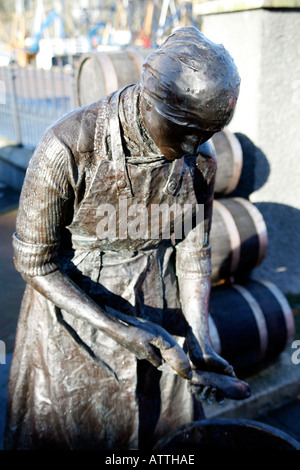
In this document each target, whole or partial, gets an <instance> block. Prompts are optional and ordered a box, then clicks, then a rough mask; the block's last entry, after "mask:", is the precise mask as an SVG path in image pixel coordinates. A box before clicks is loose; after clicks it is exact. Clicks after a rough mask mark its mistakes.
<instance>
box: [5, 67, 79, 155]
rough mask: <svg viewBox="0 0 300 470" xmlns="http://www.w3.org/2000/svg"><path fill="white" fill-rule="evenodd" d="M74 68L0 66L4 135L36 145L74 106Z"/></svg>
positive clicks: (23, 142)
mask: <svg viewBox="0 0 300 470" xmlns="http://www.w3.org/2000/svg"><path fill="white" fill-rule="evenodd" d="M74 106H75V105H74V100H73V67H72V66H71V65H68V66H67V67H64V66H63V64H58V65H55V66H53V67H52V68H51V69H50V70H43V69H37V68H36V67H34V66H27V67H20V66H18V65H17V64H10V65H8V66H6V67H0V137H4V138H6V139H8V140H11V141H13V142H15V143H16V144H18V145H23V146H24V147H27V148H35V146H36V145H37V143H38V141H39V140H40V138H41V136H42V135H43V133H44V131H45V129H46V128H47V127H48V126H49V125H50V124H52V123H53V122H55V121H56V120H57V119H58V118H60V117H61V116H62V115H63V114H65V113H67V112H68V111H71V110H72V109H74Z"/></svg>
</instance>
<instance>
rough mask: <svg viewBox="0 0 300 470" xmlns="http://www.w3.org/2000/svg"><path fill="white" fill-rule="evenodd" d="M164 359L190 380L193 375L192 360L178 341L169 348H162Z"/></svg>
mask: <svg viewBox="0 0 300 470" xmlns="http://www.w3.org/2000/svg"><path fill="white" fill-rule="evenodd" d="M160 352H161V355H162V357H163V359H164V360H165V361H166V362H167V363H168V364H169V365H170V366H171V367H172V368H173V369H174V370H175V371H176V372H177V374H179V375H180V376H181V377H183V378H184V379H188V380H190V379H191V378H192V376H193V373H192V369H191V365H190V361H189V359H188V357H187V355H186V354H185V353H184V352H183V350H182V349H181V347H180V346H179V345H178V344H177V343H176V344H175V345H174V346H173V347H171V348H169V349H161V350H160Z"/></svg>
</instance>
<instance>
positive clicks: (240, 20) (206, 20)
mask: <svg viewBox="0 0 300 470" xmlns="http://www.w3.org/2000/svg"><path fill="white" fill-rule="evenodd" d="M199 19H200V20H201V30H202V31H203V33H204V34H206V36H208V37H209V38H210V39H212V40H213V41H215V42H218V43H223V44H224V46H225V47H226V48H227V49H228V50H229V51H230V53H231V54H232V56H233V58H234V60H235V62H236V64H237V66H238V68H239V71H240V75H241V78H242V84H241V91H240V97H239V101H238V105H237V108H236V112H235V115H234V117H233V119H232V121H231V123H230V124H229V127H228V128H229V130H230V131H232V132H234V133H236V134H237V136H238V137H239V139H240V141H241V143H242V146H243V150H244V153H245V155H244V158H245V164H244V171H243V174H242V178H241V182H240V184H239V187H238V188H237V191H236V192H235V193H234V194H235V195H242V196H243V197H249V199H250V201H252V202H253V203H255V205H256V206H257V207H258V208H259V209H260V211H261V212H262V214H263V217H264V219H265V222H266V224H267V228H268V234H269V248H268V254H267V257H266V259H265V260H264V262H263V264H262V265H261V266H260V267H258V268H256V269H255V270H254V271H253V273H252V274H253V277H256V278H265V279H268V280H270V281H272V282H274V283H276V284H277V285H278V287H280V288H281V289H282V290H283V291H284V292H285V293H294V294H295V293H300V254H299V251H300V130H299V129H300V9H296V8H295V9H264V8H260V9H256V10H248V11H237V12H232V13H219V14H208V15H202V16H201V17H199Z"/></svg>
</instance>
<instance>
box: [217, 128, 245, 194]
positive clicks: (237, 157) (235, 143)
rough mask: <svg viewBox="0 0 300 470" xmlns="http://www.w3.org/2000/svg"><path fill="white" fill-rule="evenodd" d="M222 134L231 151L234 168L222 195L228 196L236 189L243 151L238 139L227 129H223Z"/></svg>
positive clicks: (241, 166)
mask: <svg viewBox="0 0 300 470" xmlns="http://www.w3.org/2000/svg"><path fill="white" fill-rule="evenodd" d="M222 132H223V134H224V135H225V137H226V138H227V140H228V143H229V146H230V148H231V150H232V154H233V156H234V158H233V163H234V166H233V172H232V176H231V180H230V183H229V185H228V187H227V190H226V191H225V193H224V194H229V193H232V192H233V191H234V190H235V188H236V187H237V185H238V183H239V180H240V177H241V174H242V168H243V149H242V146H241V144H240V141H239V139H238V138H237V137H236V136H235V135H234V134H233V133H232V132H230V131H229V130H228V129H223V131H222Z"/></svg>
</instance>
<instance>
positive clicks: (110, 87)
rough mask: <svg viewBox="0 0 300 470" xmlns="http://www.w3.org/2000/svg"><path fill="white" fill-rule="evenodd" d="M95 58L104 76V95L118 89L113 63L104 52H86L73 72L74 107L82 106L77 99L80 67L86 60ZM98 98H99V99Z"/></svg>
mask: <svg viewBox="0 0 300 470" xmlns="http://www.w3.org/2000/svg"><path fill="white" fill-rule="evenodd" d="M95 58H97V60H99V62H100V64H101V65H102V71H103V75H104V81H105V89H106V93H105V94H106V95H108V94H109V93H111V92H113V91H116V90H118V88H119V85H118V76H117V73H116V69H115V67H114V64H113V61H112V59H111V58H110V56H109V55H108V54H107V53H106V52H104V51H89V52H86V53H85V54H83V55H82V56H81V58H80V59H79V62H78V64H77V67H76V68H75V71H74V81H73V93H74V99H75V104H76V106H84V105H83V104H82V103H81V102H80V97H79V77H80V73H81V71H82V67H83V65H84V63H85V62H86V61H87V60H89V59H95ZM100 98H101V97H100V96H99V99H100Z"/></svg>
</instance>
